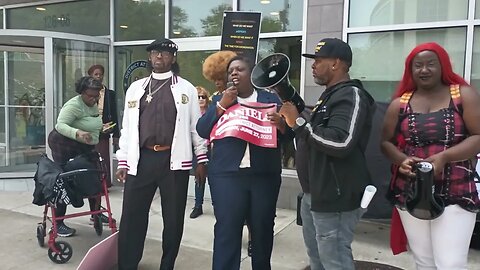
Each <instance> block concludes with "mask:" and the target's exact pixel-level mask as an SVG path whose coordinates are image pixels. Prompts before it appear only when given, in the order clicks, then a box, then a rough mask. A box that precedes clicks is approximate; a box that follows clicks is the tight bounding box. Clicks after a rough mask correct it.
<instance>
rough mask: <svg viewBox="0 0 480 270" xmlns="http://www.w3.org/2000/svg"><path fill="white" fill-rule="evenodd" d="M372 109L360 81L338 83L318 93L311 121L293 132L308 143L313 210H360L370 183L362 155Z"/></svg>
mask: <svg viewBox="0 0 480 270" xmlns="http://www.w3.org/2000/svg"><path fill="white" fill-rule="evenodd" d="M374 111H375V102H374V99H373V98H372V96H371V95H370V94H369V93H368V92H367V91H366V90H365V89H364V88H363V86H362V84H361V82H360V81H359V80H349V81H345V82H340V83H338V84H336V85H333V86H331V87H329V88H327V89H326V90H325V92H323V93H322V95H321V96H320V98H319V100H318V102H317V105H316V106H315V108H314V110H313V112H312V115H311V119H310V120H309V121H308V123H307V124H306V125H304V126H302V127H300V128H298V129H297V130H295V132H296V134H297V136H299V137H300V139H303V140H305V141H306V143H307V145H308V151H309V157H310V158H309V160H308V168H309V173H308V177H309V185H310V193H311V194H312V210H313V211H316V212H342V211H351V210H354V209H357V208H358V207H360V200H361V198H362V195H363V191H364V189H365V186H367V185H368V184H370V183H371V179H370V173H369V172H368V169H367V164H366V163H367V161H366V159H365V155H364V152H365V149H366V146H367V143H368V138H369V136H370V129H371V125H372V118H373V113H374Z"/></svg>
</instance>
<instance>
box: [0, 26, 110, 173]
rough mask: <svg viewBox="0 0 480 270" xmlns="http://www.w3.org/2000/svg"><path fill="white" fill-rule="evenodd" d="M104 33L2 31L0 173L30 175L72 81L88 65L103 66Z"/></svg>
mask: <svg viewBox="0 0 480 270" xmlns="http://www.w3.org/2000/svg"><path fill="white" fill-rule="evenodd" d="M109 49H110V41H109V39H107V38H96V37H89V36H81V35H72V34H66V33H54V32H44V31H16V30H0V178H12V177H13V178H17V177H31V176H33V172H35V170H36V163H37V161H38V160H39V157H40V155H42V154H43V153H49V152H50V150H49V148H48V145H47V137H48V134H49V133H50V131H52V129H53V128H54V127H55V123H56V119H57V116H58V112H59V111H60V109H61V107H62V106H63V104H64V103H65V102H66V101H67V100H68V99H70V98H71V97H73V96H75V95H76V94H77V93H76V92H75V90H74V89H75V81H76V80H77V79H78V78H80V77H81V76H85V75H87V70H88V68H89V67H90V66H91V65H94V64H100V65H103V66H104V67H105V76H104V81H103V83H104V84H105V85H108V78H109V76H108V75H109V65H110V63H109Z"/></svg>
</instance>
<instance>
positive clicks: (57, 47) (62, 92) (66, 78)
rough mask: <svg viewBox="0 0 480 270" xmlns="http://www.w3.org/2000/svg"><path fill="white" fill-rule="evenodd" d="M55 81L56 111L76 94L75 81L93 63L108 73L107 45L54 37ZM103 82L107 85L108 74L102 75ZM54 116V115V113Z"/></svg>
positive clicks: (85, 73)
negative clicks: (101, 66) (102, 67)
mask: <svg viewBox="0 0 480 270" xmlns="http://www.w3.org/2000/svg"><path fill="white" fill-rule="evenodd" d="M53 42H54V51H55V56H56V59H55V62H56V63H55V65H56V67H57V69H56V72H57V74H56V76H55V77H56V78H57V80H56V82H55V89H58V90H57V91H55V94H56V97H55V104H56V109H57V110H56V113H57V114H58V112H59V108H61V106H62V105H63V104H64V103H65V102H67V101H68V100H69V99H70V98H72V97H74V96H76V95H77V92H75V82H76V81H77V80H78V79H79V78H80V77H82V76H85V75H87V70H88V68H90V66H92V65H93V64H100V65H103V66H104V67H105V74H108V45H104V44H96V43H90V42H84V41H77V40H64V39H54V41H53ZM103 83H104V84H107V85H108V75H107V76H104V81H103ZM55 117H56V115H55Z"/></svg>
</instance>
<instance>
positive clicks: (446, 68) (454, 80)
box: [393, 42, 469, 99]
mask: <svg viewBox="0 0 480 270" xmlns="http://www.w3.org/2000/svg"><path fill="white" fill-rule="evenodd" d="M423 51H432V52H434V53H435V54H436V55H437V56H438V59H439V60H440V66H441V67H442V83H443V84H445V85H451V84H459V85H469V84H468V83H467V82H466V81H465V80H464V79H463V78H462V77H461V76H459V75H457V74H456V73H454V72H453V70H452V63H451V62H450V57H449V56H448V53H447V51H445V49H444V48H443V47H442V46H440V45H438V44H437V43H435V42H428V43H423V44H420V45H418V46H417V47H415V48H414V49H413V50H412V51H411V52H410V54H408V56H407V59H406V60H405V71H404V72H403V78H402V80H401V81H400V83H399V84H398V87H397V89H396V90H395V93H393V98H394V99H395V98H397V97H401V96H402V95H403V94H404V93H405V92H407V91H412V90H415V88H416V86H415V83H414V82H413V79H412V61H413V58H414V57H415V56H416V55H417V54H418V53H420V52H423Z"/></svg>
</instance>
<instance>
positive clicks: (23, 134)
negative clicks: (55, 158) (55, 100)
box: [0, 107, 45, 171]
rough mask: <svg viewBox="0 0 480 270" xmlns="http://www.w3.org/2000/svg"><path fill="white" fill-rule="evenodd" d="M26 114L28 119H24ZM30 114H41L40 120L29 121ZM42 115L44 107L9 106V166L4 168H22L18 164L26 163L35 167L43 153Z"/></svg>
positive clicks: (30, 166)
mask: <svg viewBox="0 0 480 270" xmlns="http://www.w3.org/2000/svg"><path fill="white" fill-rule="evenodd" d="M26 114H28V115H30V117H29V118H28V119H25V116H26ZM32 115H37V116H41V117H42V120H40V121H39V122H31V121H30V120H31V119H30V118H31V116H32ZM44 115H45V108H44V107H28V108H25V107H11V108H9V122H8V123H9V140H10V145H9V146H10V147H9V149H8V151H9V153H10V168H5V169H4V170H15V171H18V170H22V169H21V168H22V167H19V165H27V167H28V168H34V167H35V164H36V163H37V161H38V159H39V158H40V155H41V154H43V153H45V122H44V119H45V117H44ZM3 119H4V118H3ZM37 120H39V119H37ZM0 148H1V144H0ZM0 159H1V158H0ZM28 165H29V166H28ZM4 170H0V171H4Z"/></svg>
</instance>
